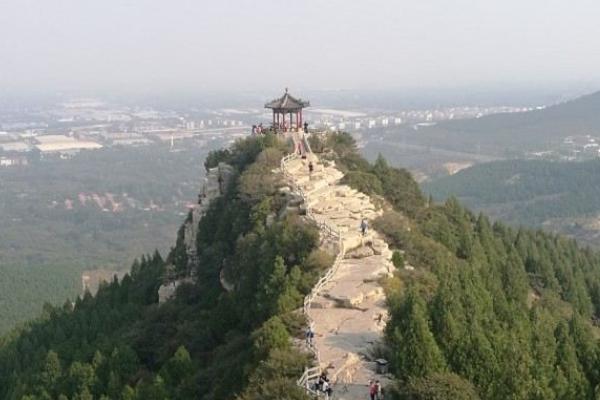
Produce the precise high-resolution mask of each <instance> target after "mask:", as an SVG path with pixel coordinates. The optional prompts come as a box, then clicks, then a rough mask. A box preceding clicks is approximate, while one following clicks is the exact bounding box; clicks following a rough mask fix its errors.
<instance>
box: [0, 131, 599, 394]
mask: <svg viewBox="0 0 600 400" xmlns="http://www.w3.org/2000/svg"><path fill="white" fill-rule="evenodd" d="M313 144H314V145H313V146H312V147H313V148H315V149H317V148H323V149H332V150H333V152H326V153H323V154H322V157H325V158H329V159H335V160H336V164H337V165H338V166H339V167H340V168H342V169H343V170H344V171H345V172H346V177H345V178H344V179H345V180H346V182H347V183H349V184H350V185H352V186H354V187H356V188H360V189H361V190H364V191H365V192H368V193H369V194H371V195H372V196H373V197H374V198H378V199H379V201H381V202H382V204H384V207H385V208H386V210H387V211H386V213H385V215H384V216H383V217H381V218H380V219H379V220H377V221H376V223H375V226H374V228H375V229H377V230H379V231H380V232H382V233H383V234H385V235H386V237H387V240H388V241H389V242H390V244H391V245H393V246H394V247H395V248H396V249H398V250H399V251H402V252H403V257H400V256H396V257H395V263H396V265H397V266H398V267H399V269H398V271H397V273H396V274H395V276H394V277H393V278H390V279H388V280H387V281H386V282H385V286H386V288H387V289H386V291H387V298H388V307H389V310H390V315H391V319H390V321H389V322H388V325H387V328H386V343H387V346H386V348H384V349H380V351H381V352H383V355H384V356H385V357H387V359H389V360H390V361H391V367H392V372H393V374H394V375H395V377H396V384H395V385H394V387H390V388H388V389H389V390H388V393H389V394H390V397H391V398H393V399H445V398H453V399H477V398H481V399H499V400H500V399H544V400H545V399H565V400H566V399H595V398H597V397H596V396H597V393H598V390H599V387H598V383H599V382H600V374H599V371H600V361H599V360H600V346H599V343H598V339H597V332H596V328H595V327H594V325H593V321H594V320H596V319H597V318H598V315H599V314H600V254H598V253H595V252H592V251H590V250H585V249H580V248H578V246H577V244H576V243H575V242H574V241H571V240H567V239H564V238H562V237H558V236H553V235H549V234H546V233H543V232H540V231H533V230H523V229H522V230H514V229H511V228H509V227H507V226H506V225H503V224H501V223H494V224H491V223H490V222H489V220H488V219H487V218H486V217H484V216H482V215H479V216H476V215H474V214H472V213H470V212H469V211H468V210H466V209H465V208H463V207H462V206H461V205H460V204H459V203H458V202H457V201H456V200H449V201H447V202H446V203H444V204H437V205H436V204H432V203H429V202H428V201H427V200H426V199H425V198H424V196H422V195H421V193H420V191H419V188H418V185H417V184H416V183H415V182H414V181H413V180H412V179H411V177H410V174H408V173H407V172H406V171H403V170H398V169H394V168H391V167H389V166H388V164H387V162H386V161H385V160H384V159H382V158H379V159H378V160H377V161H376V162H375V163H374V164H369V163H368V162H366V161H365V160H364V159H362V158H361V157H359V156H358V155H357V153H356V149H355V146H354V143H353V141H352V139H351V138H350V137H349V136H348V135H344V134H334V135H330V136H329V137H328V138H327V139H326V140H324V141H323V142H322V143H321V146H317V144H318V143H313ZM282 150H283V149H282V148H281V147H280V145H279V144H278V142H277V141H276V140H274V139H273V138H272V137H270V136H267V137H264V138H256V139H248V140H245V141H241V142H238V143H237V144H236V145H234V147H233V148H232V149H231V150H229V151H223V152H218V153H213V154H212V155H211V157H210V158H209V161H208V162H207V165H209V166H210V165H214V163H216V162H218V161H227V162H229V163H230V164H232V165H233V166H234V167H235V168H236V170H237V171H238V173H239V175H238V178H237V179H236V180H235V182H234V184H233V186H232V188H231V189H230V190H229V191H228V192H227V193H226V195H225V196H223V197H222V198H220V199H219V200H217V201H215V202H214V203H213V204H211V207H210V209H209V211H208V214H207V215H206V217H205V218H203V219H202V220H201V222H200V224H199V235H198V242H197V250H198V254H199V255H200V263H199V266H198V268H197V270H196V271H195V273H196V276H197V283H195V284H193V285H183V286H181V287H180V288H179V289H178V295H177V297H176V298H175V299H174V300H171V301H168V302H167V303H165V304H163V305H160V306H159V305H158V304H157V295H156V290H157V288H158V286H159V285H160V283H161V281H162V277H163V275H164V273H165V269H166V266H167V265H169V264H171V263H174V264H175V265H176V269H178V270H179V271H182V270H184V269H185V268H186V266H185V265H186V262H187V260H185V257H184V256H183V254H184V253H183V252H182V249H181V248H180V245H181V240H179V241H178V246H176V247H175V248H174V249H173V250H172V251H171V253H170V255H169V256H168V257H167V258H166V260H163V259H162V258H161V257H160V256H159V255H158V254H155V255H153V256H150V257H144V258H143V259H142V260H141V261H139V262H136V263H135V264H134V266H133V268H132V273H131V275H128V276H126V277H125V278H123V280H122V281H121V282H117V281H115V282H112V283H111V284H110V285H106V286H105V287H104V288H102V289H101V290H100V291H99V293H98V295H97V296H96V297H91V296H85V297H84V298H83V299H80V300H78V301H77V302H76V304H75V306H74V307H73V308H72V307H70V305H68V304H67V305H66V306H65V307H63V308H56V309H53V310H48V312H47V313H46V315H45V316H44V317H43V318H41V319H39V320H37V321H34V322H32V323H31V324H30V325H29V326H28V327H27V328H25V329H23V330H20V331H18V332H14V333H13V334H12V335H11V336H9V337H6V338H5V339H4V341H3V342H2V344H1V345H0V346H1V347H0V371H3V373H2V375H1V376H0V397H1V398H6V399H19V400H21V399H46V398H60V399H65V398H69V399H91V398H98V399H105V398H110V399H140V400H141V399H191V398H194V399H215V400H217V399H218V400H221V399H244V400H250V399H257V400H258V399H261V400H263V399H273V400H275V399H305V398H306V397H305V395H304V394H303V393H302V391H301V390H300V389H299V388H297V387H296V386H295V378H296V377H298V376H299V375H300V374H301V371H302V369H303V367H304V366H306V365H309V364H310V360H309V358H308V356H307V355H306V354H302V353H300V352H299V351H298V350H296V349H295V347H294V346H292V341H291V338H293V337H294V336H296V337H301V335H302V333H301V330H300V329H301V327H302V325H303V319H302V317H301V316H300V314H299V313H298V312H297V309H298V308H299V307H300V306H301V304H302V296H303V295H304V294H305V293H308V291H309V290H310V287H311V285H312V284H313V283H314V282H315V281H316V279H317V277H318V276H319V274H320V273H321V272H322V271H323V270H325V269H326V268H327V267H328V266H329V265H330V263H331V258H330V257H327V256H326V255H324V254H323V253H321V252H320V251H319V250H317V247H318V232H317V230H316V228H315V227H314V226H311V225H310V224H307V223H306V222H304V220H303V219H302V218H298V217H297V216H293V215H284V214H282V213H281V211H282V207H284V204H283V203H282V201H281V199H282V197H281V195H280V194H278V190H277V187H278V186H279V185H280V184H281V181H280V178H278V175H276V174H275V173H274V172H272V171H273V169H274V168H276V167H277V166H278V163H279V159H280V157H281V155H282V154H283V151H282ZM270 216H271V217H270ZM273 216H278V217H275V218H273ZM402 259H404V260H405V261H406V262H407V263H409V264H410V265H412V266H414V267H415V270H414V271H411V270H408V269H404V268H402V264H403V262H402ZM222 267H225V268H226V270H227V275H228V277H229V278H228V279H231V281H232V282H233V283H234V285H235V290H234V291H232V292H226V291H225V290H223V289H222V288H221V287H220V285H219V271H220V270H221V268H222ZM4 371H11V372H10V373H6V372H4ZM386 398H387V397H386Z"/></svg>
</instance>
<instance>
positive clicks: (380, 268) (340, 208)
mask: <svg viewBox="0 0 600 400" xmlns="http://www.w3.org/2000/svg"><path fill="white" fill-rule="evenodd" d="M311 161H312V163H313V166H314V169H313V172H312V173H309V169H308V163H309V162H311ZM282 167H283V168H284V169H285V175H286V177H287V179H289V180H290V183H291V184H292V185H291V186H292V187H294V188H295V190H296V191H298V192H300V193H302V194H303V196H304V200H305V203H306V206H307V208H308V209H309V210H310V216H311V218H312V219H314V220H315V221H316V222H317V223H320V224H322V225H321V226H327V227H330V228H331V227H334V228H335V230H336V231H337V232H339V233H340V234H341V238H342V241H343V251H344V253H343V256H344V258H343V259H342V260H341V261H340V262H339V264H338V265H337V268H336V269H335V272H334V273H333V275H332V276H331V278H330V279H329V280H328V281H327V282H326V283H325V284H324V285H323V286H322V287H321V288H320V290H318V291H317V292H316V293H315V294H314V296H313V297H312V300H311V302H310V304H309V305H308V307H306V312H307V314H308V317H309V319H310V320H311V321H312V323H313V324H314V328H315V341H314V344H315V347H316V349H317V350H318V354H319V361H320V368H321V369H322V370H324V371H326V372H327V375H328V376H329V378H330V381H331V382H332V383H333V388H334V393H335V394H334V398H336V399H346V400H354V399H366V398H368V389H367V385H368V382H369V380H371V379H373V380H374V379H378V380H380V381H381V382H382V383H383V385H384V386H385V385H386V383H387V382H388V381H389V380H388V378H387V377H385V376H381V375H377V374H376V373H375V362H374V361H373V360H372V359H371V357H370V356H369V355H370V350H371V348H372V346H373V345H375V344H377V343H379V342H381V340H382V335H383V329H384V327H385V323H386V320H387V309H386V306H385V294H384V290H383V288H382V287H381V284H380V280H381V278H382V277H385V276H389V275H391V274H392V271H393V268H394V267H393V264H392V263H391V261H390V259H391V256H392V252H391V251H390V249H389V248H388V246H387V244H386V243H385V242H384V240H383V238H382V237H381V235H380V234H379V233H377V232H375V231H374V230H372V229H369V231H368V233H367V234H366V235H365V236H362V234H361V232H360V222H361V220H362V219H363V218H366V219H367V220H369V221H372V220H373V219H375V218H376V217H378V216H380V215H381V214H382V210H380V209H378V208H377V207H376V206H375V205H374V204H373V202H372V201H371V199H370V198H369V196H367V195H365V194H364V193H360V192H358V191H356V190H354V189H352V188H350V187H349V186H347V185H343V184H340V183H339V180H340V179H341V178H342V177H343V173H342V172H341V171H339V170H338V169H337V168H335V165H334V164H333V163H330V164H329V165H324V164H323V163H321V162H320V160H319V159H318V158H317V157H316V156H315V155H314V154H308V155H307V157H306V158H305V159H301V158H290V159H287V160H285V162H282ZM322 236H323V235H322Z"/></svg>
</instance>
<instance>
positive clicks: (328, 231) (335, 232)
mask: <svg viewBox="0 0 600 400" xmlns="http://www.w3.org/2000/svg"><path fill="white" fill-rule="evenodd" d="M306 142H308V141H306ZM295 159H298V155H297V154H295V153H292V154H288V155H287V156H285V157H283V158H282V159H281V171H282V173H283V175H284V177H285V178H286V179H287V180H288V181H289V183H290V184H291V186H292V190H293V191H294V192H295V193H298V194H299V195H300V196H301V197H302V201H303V202H304V204H305V207H306V217H307V218H308V219H309V220H311V221H313V222H314V223H315V224H316V225H317V227H318V228H319V231H320V232H322V233H324V234H325V235H327V236H329V237H330V238H333V239H336V240H337V241H338V253H337V255H336V257H335V260H334V261H333V264H332V265H331V267H330V268H329V269H328V270H327V271H325V273H324V274H323V275H322V276H321V277H320V278H319V280H318V281H317V283H316V284H315V285H314V286H313V288H312V290H311V291H310V293H309V294H307V295H306V296H305V297H304V302H303V305H302V312H303V314H304V315H305V316H306V319H307V321H308V323H309V325H311V326H312V325H314V321H313V320H312V318H311V317H310V315H309V310H310V308H311V306H312V302H313V300H314V299H315V297H317V296H318V294H319V292H320V291H321V289H323V287H324V286H325V285H326V284H327V283H329V282H330V281H331V278H333V276H334V275H335V273H336V272H337V270H338V268H339V266H340V264H341V262H342V260H343V259H344V256H345V254H346V252H345V248H344V239H343V235H342V232H341V231H340V230H339V229H338V228H337V226H335V225H332V224H328V223H326V222H322V221H317V219H316V218H315V216H314V214H313V213H312V212H311V210H310V206H309V201H308V196H307V194H306V193H305V192H304V190H302V188H301V187H300V185H297V184H296V183H295V182H294V177H293V175H292V174H291V173H290V172H289V171H288V170H287V166H286V164H287V163H288V162H289V161H291V160H295ZM310 349H311V351H312V353H313V354H314V357H315V359H316V362H317V366H316V367H312V368H306V369H305V370H304V373H303V374H302V376H301V377H300V378H299V379H298V380H297V381H296V383H297V384H298V386H300V387H302V388H304V389H305V390H306V391H307V392H309V393H311V394H313V395H317V396H319V395H320V394H321V393H319V392H317V391H315V390H313V389H312V388H311V387H310V381H311V380H313V379H315V378H317V377H318V376H319V375H320V374H321V356H320V353H319V350H318V349H317V348H316V347H315V346H311V347H310Z"/></svg>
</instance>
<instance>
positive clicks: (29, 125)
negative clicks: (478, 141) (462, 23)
mask: <svg viewBox="0 0 600 400" xmlns="http://www.w3.org/2000/svg"><path fill="white" fill-rule="evenodd" d="M538 108H539V107H538ZM532 109H533V108H532V107H512V106H502V107H497V106H495V107H482V106H470V107H469V106H464V107H445V108H433V109H422V110H398V111H397V112H393V113H390V112H386V113H380V112H377V111H364V110H344V109H333V108H311V109H308V110H307V112H306V121H307V122H308V123H309V125H310V126H311V127H313V128H318V129H328V130H333V131H335V130H345V131H349V132H353V133H356V134H358V135H357V136H358V137H359V138H360V137H361V135H360V133H361V132H363V131H368V130H370V129H374V128H386V127H393V126H400V125H410V126H412V127H413V128H414V129H415V130H418V129H419V128H420V127H423V126H430V125H433V124H436V123H437V122H440V121H444V120H453V119H465V118H478V117H481V116H484V115H489V114H496V113H514V112H525V111H530V110H532ZM270 118H271V117H270V114H269V113H268V112H267V110H264V109H262V108H257V107H256V106H254V107H247V108H222V109H194V108H191V109H189V110H185V111H173V110H168V111H165V110H156V109H152V108H149V107H145V108H142V107H135V106H119V105H114V104H110V103H107V102H104V101H102V100H98V99H93V98H85V99H72V100H68V101H64V102H62V103H59V104H56V105H53V106H47V107H46V108H42V109H35V110H30V109H11V110H0V167H18V166H24V165H27V164H28V163H30V162H31V161H32V160H44V159H47V158H62V159H68V158H70V157H72V156H73V155H74V154H76V153H78V152H80V151H86V150H87V151H91V150H98V149H102V148H107V147H115V146H146V145H151V144H162V145H165V146H168V148H170V149H172V150H176V148H177V146H178V145H180V143H181V142H182V141H186V140H193V141H195V142H200V143H199V144H202V143H206V142H208V141H212V140H219V141H225V142H232V141H234V140H235V139H236V138H239V137H243V136H246V135H248V134H249V133H250V131H251V130H250V127H251V126H252V125H254V124H259V123H263V124H265V125H268V124H269V123H270ZM197 144H198V143H197Z"/></svg>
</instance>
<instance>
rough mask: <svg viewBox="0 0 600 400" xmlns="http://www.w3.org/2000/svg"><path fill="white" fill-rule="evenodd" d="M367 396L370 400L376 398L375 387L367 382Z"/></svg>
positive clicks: (370, 382) (371, 382)
mask: <svg viewBox="0 0 600 400" xmlns="http://www.w3.org/2000/svg"><path fill="white" fill-rule="evenodd" d="M369 396H370V399H371V400H375V396H377V386H375V382H373V381H369Z"/></svg>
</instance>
